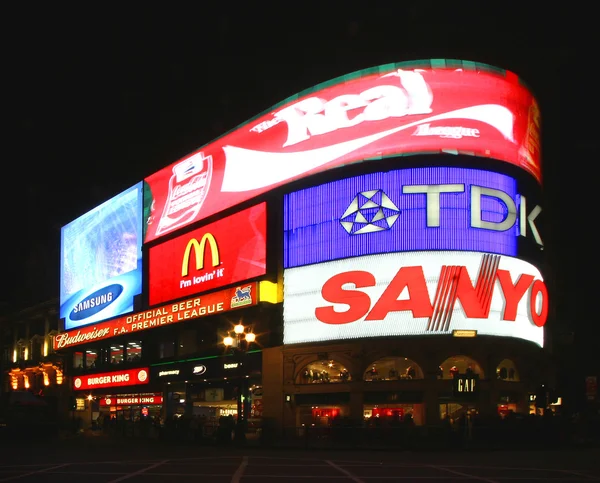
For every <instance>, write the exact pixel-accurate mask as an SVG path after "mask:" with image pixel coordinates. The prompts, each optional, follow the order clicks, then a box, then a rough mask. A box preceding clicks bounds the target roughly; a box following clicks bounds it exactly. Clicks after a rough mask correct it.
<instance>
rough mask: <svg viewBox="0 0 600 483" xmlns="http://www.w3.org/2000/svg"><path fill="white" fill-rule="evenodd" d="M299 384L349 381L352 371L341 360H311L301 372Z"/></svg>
mask: <svg viewBox="0 0 600 483" xmlns="http://www.w3.org/2000/svg"><path fill="white" fill-rule="evenodd" d="M299 379H300V380H299V384H322V383H332V382H348V381H350V380H351V377H350V372H348V369H346V368H345V367H344V366H342V365H341V364H340V363H339V362H336V361H333V360H320V361H316V362H311V363H310V364H308V365H307V366H306V367H304V369H302V370H301V371H300V374H299Z"/></svg>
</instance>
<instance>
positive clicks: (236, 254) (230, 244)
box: [148, 203, 267, 305]
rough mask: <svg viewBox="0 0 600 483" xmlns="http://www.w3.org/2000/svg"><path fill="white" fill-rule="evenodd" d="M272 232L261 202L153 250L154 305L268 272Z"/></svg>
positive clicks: (151, 270)
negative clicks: (268, 250) (268, 231)
mask: <svg viewBox="0 0 600 483" xmlns="http://www.w3.org/2000/svg"><path fill="white" fill-rule="evenodd" d="M266 230H267V204H266V203H261V204H259V205H256V206H253V207H252V208H248V209H247V210H243V211H240V212H239V213H236V214H234V215H231V216H229V217H227V218H223V219H221V220H219V221H216V222H215V223H211V224H210V225H207V226H205V227H202V228H199V229H197V230H194V231H191V232H189V233H186V234H185V235H182V236H179V237H177V238H174V239H172V240H169V241H168V242H165V243H162V244H160V245H157V246H154V247H152V248H150V250H149V254H148V257H149V281H150V283H149V285H150V288H149V302H150V305H156V304H160V303H163V302H167V301H169V300H174V299H178V298H181V297H185V296H187V295H193V294H197V293H200V292H206V291H208V290H213V289H215V288H219V287H224V286H226V285H231V284H233V283H237V282H241V281H243V280H248V279H251V278H255V277H259V276H261V275H264V274H265V273H266V267H267V242H266Z"/></svg>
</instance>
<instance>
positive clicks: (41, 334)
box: [0, 300, 71, 419]
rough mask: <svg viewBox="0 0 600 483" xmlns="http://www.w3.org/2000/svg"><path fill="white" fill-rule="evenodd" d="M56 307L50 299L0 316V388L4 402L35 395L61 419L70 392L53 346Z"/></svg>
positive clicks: (55, 330) (57, 326) (59, 359)
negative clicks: (0, 341) (0, 357)
mask: <svg viewBox="0 0 600 483" xmlns="http://www.w3.org/2000/svg"><path fill="white" fill-rule="evenodd" d="M57 307H58V303H57V300H49V301H46V302H43V303H40V304H38V305H35V306H32V307H29V308H26V309H23V310H20V311H18V312H14V313H12V314H9V315H7V316H4V317H2V318H1V319H0V330H1V331H2V388H1V389H2V397H3V400H4V401H5V402H9V403H10V402H16V401H24V400H25V401H29V400H32V399H31V398H29V397H26V396H29V395H34V396H36V397H37V400H38V401H39V402H40V403H44V404H46V405H48V406H49V407H50V408H51V409H52V411H51V413H52V414H53V415H54V416H55V417H57V418H59V419H60V418H65V417H66V416H67V414H68V398H69V395H70V392H71V391H70V388H69V387H68V385H67V384H66V379H65V375H64V371H65V361H64V359H63V356H62V355H61V354H58V353H57V352H56V351H55V350H54V347H53V345H54V337H55V336H56V335H57V334H58V332H59V318H58V313H57ZM25 393H27V394H25Z"/></svg>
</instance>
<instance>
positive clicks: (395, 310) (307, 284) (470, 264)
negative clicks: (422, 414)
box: [283, 251, 548, 346]
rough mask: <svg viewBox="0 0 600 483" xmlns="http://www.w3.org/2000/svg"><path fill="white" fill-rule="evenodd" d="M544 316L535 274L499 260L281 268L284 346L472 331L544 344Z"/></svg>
mask: <svg viewBox="0 0 600 483" xmlns="http://www.w3.org/2000/svg"><path fill="white" fill-rule="evenodd" d="M547 317H548V291H547V289H546V285H545V284H544V281H543V278H542V275H541V274H540V271H539V270H538V269H537V268H535V267H534V266H533V265H531V264H529V263H527V262H524V261H522V260H519V259H517V258H512V257H506V256H502V255H492V254H484V253H476V252H452V251H438V252H433V251H431V252H405V253H387V254H384V255H368V256H363V257H357V258H347V259H344V260H336V261H333V262H326V263H320V264H316V265H308V266H304V267H297V268H288V269H286V270H285V271H284V303H283V321H284V327H283V331H284V332H283V341H284V344H295V343H302V342H322V341H329V340H340V339H356V338H368V337H386V336H390V337H395V336H402V335H406V336H410V335H421V336H424V335H443V334H447V335H451V334H452V332H453V331H455V330H462V331H464V330H473V331H477V332H476V333H477V334H478V335H493V336H503V337H516V338H520V339H525V340H528V341H531V342H534V343H535V344H537V345H539V346H543V344H544V329H543V326H544V324H545V323H546V319H547Z"/></svg>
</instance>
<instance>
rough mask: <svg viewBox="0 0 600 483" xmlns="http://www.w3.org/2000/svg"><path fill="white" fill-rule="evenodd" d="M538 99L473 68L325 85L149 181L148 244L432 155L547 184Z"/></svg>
mask: <svg viewBox="0 0 600 483" xmlns="http://www.w3.org/2000/svg"><path fill="white" fill-rule="evenodd" d="M539 123H540V116H539V109H538V106H537V103H536V101H535V99H534V98H533V96H532V95H531V93H530V92H529V91H528V90H527V89H526V88H525V87H524V86H523V84H522V83H521V82H520V81H519V79H518V77H517V76H516V75H515V74H513V73H511V72H501V71H499V70H497V69H492V68H486V67H482V66H479V65H477V66H476V65H475V64H473V63H468V62H462V63H461V62H458V61H453V62H444V61H440V62H436V63H435V64H434V63H433V62H432V61H423V62H421V63H417V62H413V63H411V64H410V66H409V65H402V64H396V65H389V66H382V67H379V68H376V69H371V70H368V71H361V72H358V73H356V74H354V75H351V76H344V77H343V78H339V79H338V80H336V81H332V82H328V83H327V84H323V85H319V86H316V87H315V88H313V89H310V90H309V91H305V92H303V93H301V94H299V95H298V96H294V98H293V100H291V101H289V102H286V103H284V104H282V105H280V106H278V107H276V108H274V109H272V110H270V111H269V112H268V113H266V114H263V115H262V116H259V117H258V118H256V119H255V120H253V121H250V122H248V123H246V124H244V125H242V126H241V127H239V128H237V129H236V130H234V131H232V132H231V133H229V134H226V135H225V136H223V137H221V138H219V139H217V140H215V141H214V142H212V143H210V144H207V145H206V146H204V147H202V148H201V149H199V150H198V151H196V152H194V153H192V154H190V155H189V156H186V157H185V158H183V159H181V160H179V161H177V162H175V163H173V164H172V165H170V166H168V167H167V168H165V169H163V170H161V171H158V172H157V173H154V174H153V175H151V176H149V177H148V178H146V179H145V182H146V189H149V190H150V191H151V199H152V203H151V205H150V206H149V207H148V213H147V215H148V216H147V217H146V222H147V227H146V228H147V229H146V235H145V241H147V242H148V241H151V240H154V239H156V238H158V237H160V236H162V235H165V234H167V233H171V232H173V231H175V230H177V229H179V228H181V227H183V226H186V225H188V224H190V223H193V222H195V221H198V220H201V219H202V218H205V217H207V216H210V215H212V214H215V213H218V212H219V211H222V210H224V209H227V208H229V207H232V206H234V205H236V204H238V203H241V202H243V201H246V200H249V199H251V198H253V197H255V196H257V195H259V194H262V193H265V192H267V191H269V190H271V189H273V188H275V187H278V186H282V185H284V184H286V183H289V182H291V181H293V180H297V179H300V178H303V177H306V176H309V175H311V174H314V173H318V172H320V171H325V170H328V169H332V168H336V167H340V166H343V165H346V164H348V163H356V162H362V161H368V160H370V159H381V158H382V157H387V156H396V155H401V154H411V153H422V152H449V153H463V154H470V155H475V156H482V157H486V158H494V159H498V160H500V161H504V162H507V163H510V164H513V165H516V166H519V167H521V168H523V169H524V170H526V171H527V172H529V173H531V174H532V175H533V176H534V177H535V178H536V179H537V180H538V181H541V167H540V145H539V128H540V125H539Z"/></svg>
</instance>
